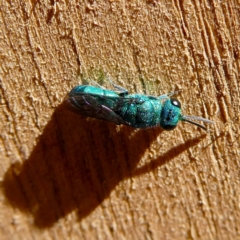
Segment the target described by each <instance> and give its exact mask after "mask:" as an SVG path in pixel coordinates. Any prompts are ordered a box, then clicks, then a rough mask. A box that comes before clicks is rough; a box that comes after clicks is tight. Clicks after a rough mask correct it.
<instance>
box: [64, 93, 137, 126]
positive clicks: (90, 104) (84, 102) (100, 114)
mask: <svg viewBox="0 0 240 240" xmlns="http://www.w3.org/2000/svg"><path fill="white" fill-rule="evenodd" d="M99 99H101V100H106V101H108V102H112V105H115V103H116V102H117V101H118V100H120V99H121V100H122V101H120V102H121V104H120V105H122V104H126V103H129V101H130V99H128V100H127V99H126V98H124V97H119V99H118V97H109V96H101V95H97V94H90V93H87V94H86V93H77V94H76V95H75V96H71V97H70V96H68V97H67V98H66V102H67V103H68V104H69V105H70V106H71V107H72V108H73V109H74V110H75V111H76V112H77V113H80V114H81V115H83V116H86V117H92V118H99V119H103V120H107V121H111V122H114V123H115V124H117V125H119V124H124V125H130V124H129V123H128V122H126V121H124V120H123V119H122V118H121V117H120V116H119V115H118V114H116V113H115V112H114V109H115V108H114V107H113V109H111V108H109V107H107V106H106V105H104V104H101V103H99ZM131 101H132V100H131ZM117 105H119V104H117Z"/></svg>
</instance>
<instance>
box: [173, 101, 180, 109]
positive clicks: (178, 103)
mask: <svg viewBox="0 0 240 240" xmlns="http://www.w3.org/2000/svg"><path fill="white" fill-rule="evenodd" d="M171 103H172V105H173V106H175V107H178V108H180V109H181V103H180V102H179V101H178V100H177V99H175V98H171Z"/></svg>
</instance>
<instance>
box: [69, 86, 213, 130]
mask: <svg viewBox="0 0 240 240" xmlns="http://www.w3.org/2000/svg"><path fill="white" fill-rule="evenodd" d="M114 87H115V88H117V90H118V91H112V90H107V89H104V88H102V87H100V86H99V87H96V86H91V85H79V86H76V87H74V88H73V89H72V90H71V91H70V93H69V94H68V97H67V99H66V101H67V102H68V103H70V105H71V106H72V107H74V109H75V110H77V112H79V113H80V114H82V115H84V116H87V117H93V118H100V119H104V120H108V121H111V122H114V123H116V124H125V125H129V126H132V127H134V128H149V127H155V126H160V127H162V128H163V129H165V130H172V129H174V128H175V127H176V126H177V123H178V122H179V121H187V122H190V123H192V124H195V125H197V126H199V127H201V128H203V129H204V130H206V128H205V127H204V126H202V125H200V124H198V123H195V122H192V121H190V120H191V119H194V120H200V121H205V122H208V123H212V122H211V121H209V120H207V119H204V118H199V117H191V116H184V115H182V112H181V104H180V102H179V101H178V100H177V99H174V98H170V96H171V95H172V94H166V95H161V96H159V97H154V96H148V95H144V94H128V92H127V91H126V90H125V89H123V88H121V87H118V86H116V85H114ZM119 90H120V91H119Z"/></svg>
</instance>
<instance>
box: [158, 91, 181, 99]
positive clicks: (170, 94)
mask: <svg viewBox="0 0 240 240" xmlns="http://www.w3.org/2000/svg"><path fill="white" fill-rule="evenodd" d="M179 92H181V90H178V91H175V92H170V93H167V94H164V95H161V96H159V97H158V99H168V98H170V97H172V96H173V95H177V94H179Z"/></svg>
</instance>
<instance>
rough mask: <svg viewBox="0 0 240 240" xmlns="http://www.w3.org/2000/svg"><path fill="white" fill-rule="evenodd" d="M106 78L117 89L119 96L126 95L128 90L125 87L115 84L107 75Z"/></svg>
mask: <svg viewBox="0 0 240 240" xmlns="http://www.w3.org/2000/svg"><path fill="white" fill-rule="evenodd" d="M107 79H108V81H109V82H110V83H111V84H112V86H113V87H114V88H116V89H117V90H118V91H119V95H120V96H122V97H124V96H126V95H128V90H127V89H125V88H123V87H120V86H118V85H117V84H115V83H114V82H113V81H112V80H111V79H110V78H109V77H108V76H107Z"/></svg>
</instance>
